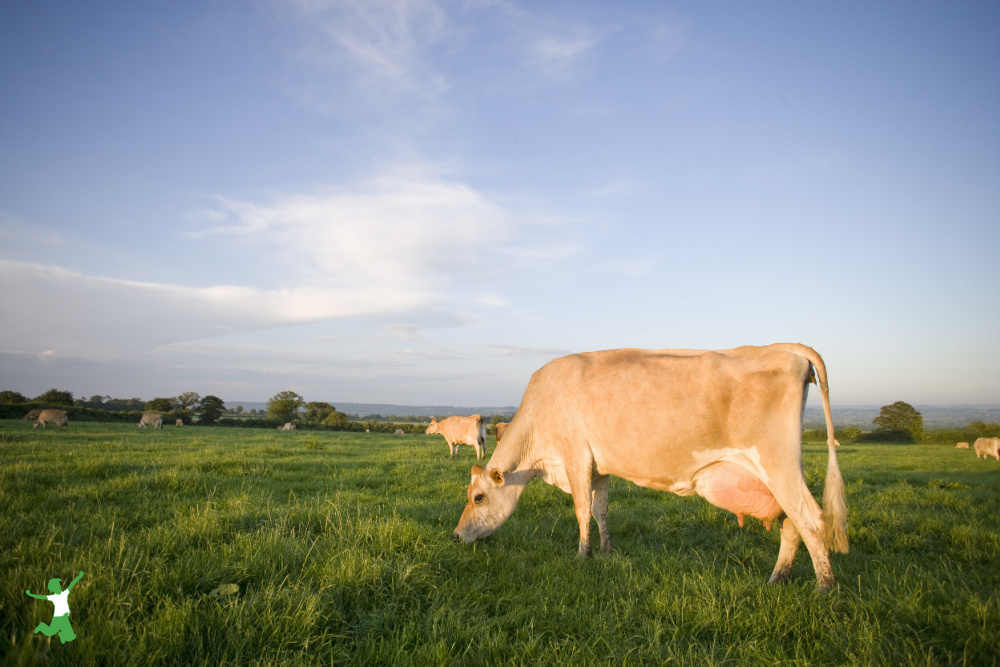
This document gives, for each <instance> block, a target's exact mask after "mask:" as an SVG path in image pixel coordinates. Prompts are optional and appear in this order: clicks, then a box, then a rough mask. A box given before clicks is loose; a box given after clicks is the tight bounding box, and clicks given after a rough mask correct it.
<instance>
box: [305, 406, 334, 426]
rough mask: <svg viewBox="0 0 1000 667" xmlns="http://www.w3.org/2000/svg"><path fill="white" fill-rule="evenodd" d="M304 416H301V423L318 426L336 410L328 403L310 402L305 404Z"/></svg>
mask: <svg viewBox="0 0 1000 667" xmlns="http://www.w3.org/2000/svg"><path fill="white" fill-rule="evenodd" d="M305 409H306V411H305V414H303V415H302V419H303V421H305V422H306V423H307V424H319V423H322V421H323V420H324V419H326V418H327V417H329V416H330V413H332V412H334V411H335V410H336V408H335V407H333V406H332V405H330V404H329V403H322V402H317V401H310V402H309V403H306V404H305Z"/></svg>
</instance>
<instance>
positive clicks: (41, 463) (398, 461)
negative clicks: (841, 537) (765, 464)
mask: <svg viewBox="0 0 1000 667" xmlns="http://www.w3.org/2000/svg"><path fill="white" fill-rule="evenodd" d="M490 451H492V441H491V442H490ZM446 452H447V447H446V445H445V443H444V440H443V439H442V438H440V437H439V436H433V437H431V436H422V435H420V436H414V435H407V436H392V435H381V434H379V435H376V434H372V435H366V434H358V433H326V432H324V433H315V432H313V433H310V432H304V431H295V432H290V433H278V432H272V431H261V430H252V429H247V430H240V429H233V430H230V429H220V428H207V427H206V428H198V427H187V428H182V429H176V428H173V427H168V428H165V429H164V430H163V431H149V432H140V431H138V430H137V429H136V427H135V426H134V425H129V426H124V425H121V426H119V425H109V424H100V423H85V424H84V423H73V424H70V427H69V429H68V430H67V429H58V430H57V429H51V428H50V429H48V430H45V431H41V430H39V431H32V429H31V425H30V423H27V422H20V421H0V508H2V510H3V511H2V512H0V572H3V578H2V588H0V662H3V663H4V664H14V665H18V664H23V665H34V664H54V665H79V664H88V663H90V664H107V665H130V664H204V665H219V664H387V665H389V664H415V665H438V664H458V665H496V664H516V665H546V664H566V665H590V664H594V665H598V664H599V665H612V664H613V665H619V664H625V665H648V664H666V663H670V664H678V665H701V664H707V665H746V664H779V663H780V664H802V665H806V664H857V665H909V664H913V665H937V664H941V665H945V664H958V665H976V666H979V665H996V664H998V662H1000V601H998V592H1000V514H998V510H1000V464H998V463H997V462H996V461H994V460H992V459H991V460H989V461H978V460H977V459H976V457H975V455H974V454H973V453H972V452H970V451H967V450H966V451H962V450H955V449H952V448H950V447H945V446H941V445H848V446H844V447H842V448H840V450H839V453H838V457H839V461H840V467H841V470H842V471H843V474H844V478H845V480H846V483H847V502H848V508H849V512H850V514H849V535H850V539H851V552H850V553H849V554H844V555H840V554H835V555H834V556H833V567H834V573H835V575H836V577H837V583H838V586H837V587H836V588H835V589H834V590H833V591H832V592H831V593H828V594H826V595H820V594H818V593H817V592H816V590H815V583H816V581H815V577H814V576H813V572H812V565H811V563H810V561H809V557H808V553H807V552H806V551H805V549H804V548H803V549H802V550H801V551H800V552H799V558H798V560H797V562H796V565H795V570H794V572H793V576H792V581H791V583H790V584H787V585H783V586H769V585H768V584H767V583H766V581H767V578H768V576H769V575H770V573H771V569H772V568H773V566H774V562H775V560H776V558H777V552H778V541H779V536H778V534H777V530H775V531H773V532H771V533H769V532H766V531H765V530H764V529H763V527H762V526H761V524H760V522H759V521H755V520H748V522H747V527H746V528H744V529H740V528H738V527H737V524H736V519H735V517H734V516H732V515H731V514H728V513H725V512H723V511H721V510H718V509H716V508H714V507H712V506H710V505H708V504H707V503H706V502H704V501H703V500H700V499H697V498H679V497H676V496H672V495H669V494H665V493H660V492H657V491H650V490H647V489H643V488H639V487H637V486H635V485H633V484H630V483H627V482H624V481H621V480H614V481H613V482H612V485H611V511H610V525H611V531H612V536H613V537H614V539H615V545H616V547H617V551H616V552H615V553H613V554H610V555H597V556H595V557H594V558H593V559H591V560H589V561H579V560H577V559H576V557H575V556H576V542H577V526H576V519H575V517H574V514H573V507H572V501H571V499H570V497H569V496H568V495H565V494H563V493H562V492H561V491H559V490H558V489H556V488H554V487H549V486H547V485H545V484H544V483H542V482H541V481H536V482H534V483H532V484H531V485H529V487H528V489H527V491H526V492H525V494H524V496H523V497H522V499H521V503H520V505H519V506H518V508H517V510H516V511H515V513H514V516H513V517H512V518H511V519H510V521H508V522H507V524H506V525H505V526H504V527H503V528H501V529H500V530H499V531H498V532H497V533H496V534H495V535H493V536H492V537H490V538H488V539H486V540H484V541H482V542H480V543H477V544H474V545H463V544H457V543H454V542H453V541H452V539H451V531H452V529H453V528H454V526H455V524H456V523H457V521H458V517H459V514H460V513H461V511H462V507H463V505H464V503H465V488H466V485H467V484H468V479H469V468H470V467H471V466H472V464H473V463H474V462H475V461H474V454H473V453H472V448H470V447H462V448H461V452H460V456H459V458H458V459H457V460H452V459H449V458H448V457H447V456H446ZM804 460H805V470H806V479H807V481H808V482H809V484H810V487H811V488H812V489H813V492H814V495H816V496H817V497H819V496H820V495H821V492H822V485H823V478H824V474H825V469H826V451H825V445H820V444H811V443H808V444H806V445H805V446H804ZM594 532H595V533H596V530H595V531H594ZM595 539H596V538H595ZM81 570H82V571H84V572H85V573H86V574H85V575H84V577H83V579H82V580H81V581H80V583H79V584H78V585H77V587H76V588H75V589H73V591H72V594H71V596H70V600H69V601H70V608H71V610H72V614H71V620H72V623H73V627H74V629H75V631H76V633H77V635H78V637H77V639H76V640H75V641H73V642H70V643H67V644H65V645H63V644H61V643H60V642H59V641H58V639H55V638H53V639H52V640H50V639H46V638H45V637H43V636H42V635H41V634H33V633H32V630H33V629H34V627H35V626H36V625H37V624H38V623H39V622H41V621H45V622H48V621H49V620H50V619H51V617H52V610H53V607H52V605H51V604H50V603H49V602H47V601H44V600H33V599H31V598H29V597H28V596H26V595H25V593H24V591H25V589H26V588H30V589H31V590H32V592H33V593H43V592H44V591H45V585H46V582H47V581H48V579H49V578H51V577H61V578H62V579H63V585H64V586H65V585H66V584H67V583H68V582H69V580H70V579H72V578H73V577H74V576H75V575H76V574H77V572H79V571H81ZM230 583H231V584H236V585H238V586H239V592H238V593H236V594H234V595H229V596H222V597H213V596H212V595H210V593H211V592H212V591H213V590H215V589H216V588H218V587H219V586H220V585H222V584H230Z"/></svg>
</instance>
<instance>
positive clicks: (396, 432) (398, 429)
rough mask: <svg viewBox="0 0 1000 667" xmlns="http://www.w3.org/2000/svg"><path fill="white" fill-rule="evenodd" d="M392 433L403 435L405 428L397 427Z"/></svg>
mask: <svg viewBox="0 0 1000 667" xmlns="http://www.w3.org/2000/svg"><path fill="white" fill-rule="evenodd" d="M392 434H393V435H403V429H401V428H397V429H396V430H395V431H393V432H392Z"/></svg>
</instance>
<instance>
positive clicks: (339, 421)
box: [323, 408, 349, 429]
mask: <svg viewBox="0 0 1000 667" xmlns="http://www.w3.org/2000/svg"><path fill="white" fill-rule="evenodd" d="M348 421H349V420H348V419H347V415H345V414H344V413H343V412H340V411H339V410H337V409H336V408H334V409H333V410H332V411H331V412H330V414H328V415H327V416H326V417H325V418H324V419H323V425H324V426H329V427H330V428H336V429H342V428H344V427H345V426H347V422H348Z"/></svg>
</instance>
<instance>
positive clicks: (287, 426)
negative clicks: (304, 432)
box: [278, 422, 295, 431]
mask: <svg viewBox="0 0 1000 667" xmlns="http://www.w3.org/2000/svg"><path fill="white" fill-rule="evenodd" d="M278 430H279V431H294V430H295V424H293V423H292V422H285V425H284V426H279V427H278Z"/></svg>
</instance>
